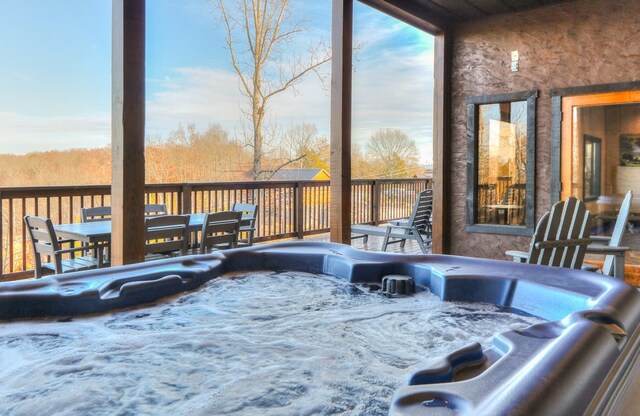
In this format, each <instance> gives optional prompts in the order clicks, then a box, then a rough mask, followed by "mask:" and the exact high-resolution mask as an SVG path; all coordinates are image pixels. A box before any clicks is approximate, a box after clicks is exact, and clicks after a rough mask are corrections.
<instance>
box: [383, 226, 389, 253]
mask: <svg viewBox="0 0 640 416" xmlns="http://www.w3.org/2000/svg"><path fill="white" fill-rule="evenodd" d="M389 234H391V228H387V231H385V233H384V240H383V241H382V251H387V245H388V244H389Z"/></svg>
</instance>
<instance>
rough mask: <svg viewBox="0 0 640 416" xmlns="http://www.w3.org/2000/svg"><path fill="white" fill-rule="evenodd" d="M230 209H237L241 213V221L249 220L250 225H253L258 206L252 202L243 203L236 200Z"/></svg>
mask: <svg viewBox="0 0 640 416" xmlns="http://www.w3.org/2000/svg"><path fill="white" fill-rule="evenodd" d="M231 210H232V211H239V212H241V213H242V221H243V222H246V221H249V226H250V227H255V225H256V218H257V217H258V206H257V205H253V204H244V203H240V202H236V203H234V204H233V207H231Z"/></svg>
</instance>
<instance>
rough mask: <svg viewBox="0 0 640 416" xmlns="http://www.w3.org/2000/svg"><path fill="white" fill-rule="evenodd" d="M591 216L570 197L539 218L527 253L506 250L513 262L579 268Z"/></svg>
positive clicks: (577, 201)
mask: <svg viewBox="0 0 640 416" xmlns="http://www.w3.org/2000/svg"><path fill="white" fill-rule="evenodd" d="M590 234H591V213H589V211H588V210H587V206H586V205H585V203H584V202H582V201H579V200H577V199H576V198H574V197H569V198H567V199H566V201H559V202H556V203H555V204H553V206H552V207H551V211H549V212H547V213H546V214H544V215H543V216H542V218H541V219H540V221H539V222H538V224H537V225H536V231H535V233H534V234H533V238H532V239H531V244H530V245H529V252H524V251H515V250H509V251H507V256H512V257H513V261H514V262H517V263H531V264H542V265H547V266H557V267H569V268H573V269H579V268H580V267H581V266H582V260H583V259H584V254H585V252H586V249H587V245H589V243H590V242H591V239H590V238H589V235H590Z"/></svg>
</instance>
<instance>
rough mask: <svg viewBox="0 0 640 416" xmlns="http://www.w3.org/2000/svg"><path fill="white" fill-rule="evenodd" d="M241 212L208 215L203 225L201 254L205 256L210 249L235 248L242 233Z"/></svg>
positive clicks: (222, 212)
mask: <svg viewBox="0 0 640 416" xmlns="http://www.w3.org/2000/svg"><path fill="white" fill-rule="evenodd" d="M241 218H242V212H240V211H221V212H213V213H210V214H207V215H206V216H205V217H204V222H203V223H202V237H201V240H200V250H199V252H200V254H205V253H207V251H208V250H209V248H210V247H214V248H221V247H222V248H234V247H235V246H236V244H237V243H238V234H239V232H240V219H241Z"/></svg>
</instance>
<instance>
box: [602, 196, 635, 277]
mask: <svg viewBox="0 0 640 416" xmlns="http://www.w3.org/2000/svg"><path fill="white" fill-rule="evenodd" d="M632 198H633V193H632V192H631V191H628V192H627V194H626V195H625V196H624V199H623V200H622V204H620V211H618V217H617V218H616V224H615V225H614V227H613V233H612V234H611V239H610V240H609V247H620V244H621V243H622V236H623V234H624V230H625V228H626V227H627V219H628V218H629V212H630V211H631V199H632ZM614 264H615V256H606V257H605V259H604V265H603V266H602V273H603V274H606V275H608V276H613V266H614Z"/></svg>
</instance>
